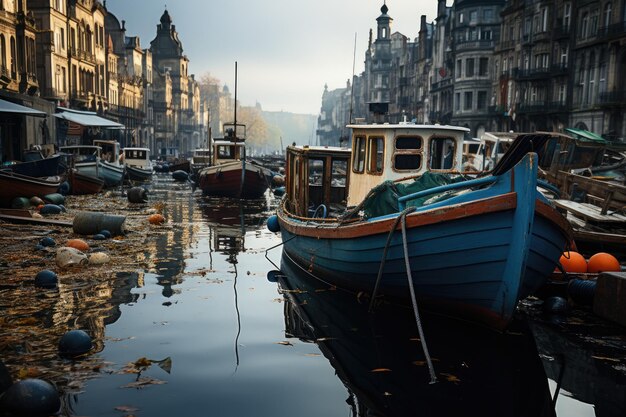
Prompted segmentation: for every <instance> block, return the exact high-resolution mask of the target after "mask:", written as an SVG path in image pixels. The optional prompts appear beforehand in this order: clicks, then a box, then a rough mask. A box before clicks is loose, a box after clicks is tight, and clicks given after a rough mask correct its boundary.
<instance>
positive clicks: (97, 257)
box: [89, 252, 111, 265]
mask: <svg viewBox="0 0 626 417" xmlns="http://www.w3.org/2000/svg"><path fill="white" fill-rule="evenodd" d="M109 262H111V257H110V256H109V255H107V254H106V253H104V252H96V253H92V254H91V256H90V257H89V263H90V264H92V265H104V264H106V263H109Z"/></svg>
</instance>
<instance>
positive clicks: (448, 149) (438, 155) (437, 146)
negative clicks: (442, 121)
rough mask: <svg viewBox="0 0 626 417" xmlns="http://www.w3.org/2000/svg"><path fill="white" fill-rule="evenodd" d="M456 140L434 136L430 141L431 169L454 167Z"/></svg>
mask: <svg viewBox="0 0 626 417" xmlns="http://www.w3.org/2000/svg"><path fill="white" fill-rule="evenodd" d="M455 153H456V142H455V141H454V139H452V138H433V139H431V141H430V169H447V170H450V169H452V168H453V167H454V155H455Z"/></svg>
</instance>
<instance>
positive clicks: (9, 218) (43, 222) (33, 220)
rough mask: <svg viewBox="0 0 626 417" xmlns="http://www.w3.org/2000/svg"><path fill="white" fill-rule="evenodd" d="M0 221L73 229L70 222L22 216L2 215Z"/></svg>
mask: <svg viewBox="0 0 626 417" xmlns="http://www.w3.org/2000/svg"><path fill="white" fill-rule="evenodd" d="M0 220H4V221H6V222H9V223H29V224H39V225H48V226H64V227H72V226H73V224H72V223H70V222H64V221H62V220H48V219H36V218H33V217H30V218H29V217H22V216H11V215H8V214H0Z"/></svg>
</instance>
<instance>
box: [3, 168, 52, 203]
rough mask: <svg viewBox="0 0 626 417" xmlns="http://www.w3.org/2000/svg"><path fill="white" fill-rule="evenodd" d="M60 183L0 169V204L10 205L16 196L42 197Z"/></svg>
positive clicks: (50, 192)
mask: <svg viewBox="0 0 626 417" xmlns="http://www.w3.org/2000/svg"><path fill="white" fill-rule="evenodd" d="M59 185H61V183H60V182H59V181H48V180H44V179H40V178H34V177H28V176H25V175H20V174H16V173H14V172H7V171H0V205H6V206H9V205H11V201H12V200H13V199H14V198H16V197H26V198H30V197H33V196H38V197H43V196H45V195H48V194H53V193H56V192H57V190H58V189H59Z"/></svg>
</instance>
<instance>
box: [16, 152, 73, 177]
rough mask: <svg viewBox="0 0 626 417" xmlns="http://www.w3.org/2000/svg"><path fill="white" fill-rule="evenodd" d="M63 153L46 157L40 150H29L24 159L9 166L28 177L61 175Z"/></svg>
mask: <svg viewBox="0 0 626 417" xmlns="http://www.w3.org/2000/svg"><path fill="white" fill-rule="evenodd" d="M60 162H61V155H52V156H50V157H48V158H44V157H43V155H42V154H41V152H40V151H28V152H26V153H25V155H24V161H23V162H18V163H15V164H13V165H10V166H8V168H9V169H10V170H11V171H13V172H16V173H18V174H20V175H26V176H27V177H35V178H41V177H53V176H55V175H59V174H60V173H61V172H62V170H61V168H60Z"/></svg>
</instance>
